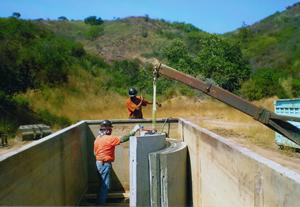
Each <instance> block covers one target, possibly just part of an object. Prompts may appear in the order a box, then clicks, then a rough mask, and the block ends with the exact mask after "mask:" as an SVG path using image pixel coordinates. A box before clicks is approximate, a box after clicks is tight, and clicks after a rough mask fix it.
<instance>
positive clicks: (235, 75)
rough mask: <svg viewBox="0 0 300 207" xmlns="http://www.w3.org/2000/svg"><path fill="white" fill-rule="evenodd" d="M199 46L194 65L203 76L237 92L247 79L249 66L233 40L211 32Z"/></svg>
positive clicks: (249, 71) (249, 70)
mask: <svg viewBox="0 0 300 207" xmlns="http://www.w3.org/2000/svg"><path fill="white" fill-rule="evenodd" d="M200 46H201V50H200V51H199V52H198V55H197V57H196V59H195V66H196V68H197V70H199V71H200V73H201V74H202V75H204V77H205V78H211V79H213V80H215V81H216V82H217V83H218V85H219V86H221V87H222V88H224V89H226V90H228V91H230V92H237V91H238V90H239V89H240V87H241V84H242V83H243V82H244V81H246V80H248V79H249V77H250V73H251V67H250V65H249V64H248V62H247V61H246V60H245V59H244V58H243V56H242V52H241V49H240V47H239V45H238V44H236V43H235V42H234V41H232V40H229V39H222V38H220V37H219V36H217V35H216V34H213V35H210V36H206V37H205V38H204V39H202V40H201V41H200Z"/></svg>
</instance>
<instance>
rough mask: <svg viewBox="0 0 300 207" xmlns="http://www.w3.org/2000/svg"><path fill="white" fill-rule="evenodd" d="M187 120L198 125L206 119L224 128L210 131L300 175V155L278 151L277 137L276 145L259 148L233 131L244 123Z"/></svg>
mask: <svg viewBox="0 0 300 207" xmlns="http://www.w3.org/2000/svg"><path fill="white" fill-rule="evenodd" d="M185 119H186V120H188V121H190V122H192V123H195V124H197V122H198V120H199V119H202V120H203V119H205V123H206V124H207V123H209V124H211V125H217V126H222V128H221V127H218V128H217V129H214V130H210V131H212V132H214V133H215V134H218V135H220V136H222V137H224V138H226V139H228V140H230V141H232V142H233V143H235V144H236V145H238V146H240V147H244V148H246V149H248V150H250V151H252V152H255V153H257V154H259V155H261V156H263V157H265V158H268V159H269V160H272V161H274V162H276V163H278V164H280V165H282V166H284V167H286V168H289V169H291V170H293V171H295V172H297V173H300V153H298V152H293V151H288V150H281V149H278V148H277V144H276V142H275V137H274V145H273V146H272V147H267V146H258V145H256V144H254V143H252V142H251V141H250V139H249V137H246V136H243V135H240V134H238V133H235V132H234V131H233V130H232V128H233V126H236V125H245V124H244V123H230V122H224V121H220V120H217V119H211V118H207V117H199V116H190V117H186V118H185ZM257 124H260V123H257ZM247 126H249V124H247Z"/></svg>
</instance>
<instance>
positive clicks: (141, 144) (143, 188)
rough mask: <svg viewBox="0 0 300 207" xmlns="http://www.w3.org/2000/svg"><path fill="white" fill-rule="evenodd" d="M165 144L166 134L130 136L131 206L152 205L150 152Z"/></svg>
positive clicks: (159, 148)
mask: <svg viewBox="0 0 300 207" xmlns="http://www.w3.org/2000/svg"><path fill="white" fill-rule="evenodd" d="M165 146H166V135H165V134H154V135H147V136H140V137H136V136H135V137H130V206H150V205H151V204H150V179H149V175H150V173H149V160H148V154H149V153H151V152H154V151H158V150H161V149H163V148H164V147H165Z"/></svg>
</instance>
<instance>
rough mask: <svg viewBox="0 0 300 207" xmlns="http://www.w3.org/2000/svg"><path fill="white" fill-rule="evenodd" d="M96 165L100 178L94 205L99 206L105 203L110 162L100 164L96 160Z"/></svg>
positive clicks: (108, 184)
mask: <svg viewBox="0 0 300 207" xmlns="http://www.w3.org/2000/svg"><path fill="white" fill-rule="evenodd" d="M96 167H97V170H98V175H99V180H100V186H99V191H98V196H97V201H96V205H97V206H101V205H105V203H106V197H107V194H108V190H109V189H110V182H111V181H110V174H111V168H112V166H111V163H107V162H106V163H104V164H103V165H102V164H101V162H100V161H96Z"/></svg>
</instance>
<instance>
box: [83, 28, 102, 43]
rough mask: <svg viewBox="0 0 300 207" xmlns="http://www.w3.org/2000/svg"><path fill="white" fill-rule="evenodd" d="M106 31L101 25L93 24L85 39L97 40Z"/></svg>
mask: <svg viewBox="0 0 300 207" xmlns="http://www.w3.org/2000/svg"><path fill="white" fill-rule="evenodd" d="M103 33H104V29H103V28H102V27H100V26H96V25H93V26H91V27H90V28H89V29H88V30H87V31H86V33H85V39H87V40H95V39H96V38H97V37H99V36H101V35H102V34H103Z"/></svg>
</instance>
